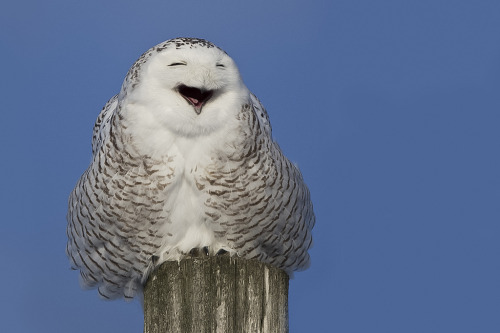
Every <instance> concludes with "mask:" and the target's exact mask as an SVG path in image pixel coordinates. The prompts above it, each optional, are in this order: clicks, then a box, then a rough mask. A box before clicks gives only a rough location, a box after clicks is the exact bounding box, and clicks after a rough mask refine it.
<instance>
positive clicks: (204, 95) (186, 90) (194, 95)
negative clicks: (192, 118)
mask: <svg viewBox="0 0 500 333" xmlns="http://www.w3.org/2000/svg"><path fill="white" fill-rule="evenodd" d="M177 91H178V92H179V94H181V96H182V97H184V99H185V100H186V101H187V102H188V103H189V104H191V105H192V106H193V108H194V111H195V112H196V114H200V113H201V109H202V108H203V106H204V105H205V103H206V102H207V101H208V100H210V98H212V95H213V93H214V91H213V90H204V89H200V88H195V87H188V86H185V85H180V86H179V87H177Z"/></svg>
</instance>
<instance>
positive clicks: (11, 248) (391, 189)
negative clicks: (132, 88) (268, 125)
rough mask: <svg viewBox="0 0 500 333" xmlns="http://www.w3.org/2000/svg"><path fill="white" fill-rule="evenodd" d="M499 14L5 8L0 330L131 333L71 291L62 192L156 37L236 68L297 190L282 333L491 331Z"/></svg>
mask: <svg viewBox="0 0 500 333" xmlns="http://www.w3.org/2000/svg"><path fill="white" fill-rule="evenodd" d="M499 17H500V2H498V1H497V0H492V1H481V0H479V1H460V0H457V1H442V0H432V1H430V0H422V1H403V0H399V1H395V0H394V1H388V0H383V1H371V0H358V1H353V0H344V1H316V2H314V1H286V2H285V1H280V2H278V1H261V0H257V1H251V2H250V1H248V2H240V1H222V0H219V1H190V0H187V1H184V2H179V1H177V2H175V3H174V2H169V1H154V0H148V1H128V0H126V1H95V0H89V1H74V0H64V1H63V0H55V1H50V0H47V1H34V0H27V1H23V0H20V1H15V2H14V1H10V2H7V1H4V2H2V4H0V36H1V38H0V48H1V52H0V61H1V64H2V75H1V76H2V79H1V80H0V84H1V89H0V100H1V109H2V115H1V119H2V120H1V124H2V130H1V131H0V139H1V142H2V144H1V145H0V149H1V155H0V156H2V163H1V164H0V171H1V174H3V177H2V183H3V184H2V186H1V187H0V205H1V211H2V213H3V214H2V221H1V223H0V237H1V242H0V262H1V263H2V274H1V275H0V282H1V284H2V285H3V286H4V287H3V288H4V289H3V291H2V297H0V298H1V300H0V331H2V332H11V333H12V332H94V333H95V332H125V333H127V332H142V320H143V319H142V309H141V306H140V305H139V303H138V302H132V303H126V302H124V301H113V302H106V301H102V300H100V299H99V298H98V296H97V294H96V292H95V291H82V290H80V288H79V285H78V279H77V273H76V272H74V271H71V270H70V269H69V262H68V260H67V258H66V256H65V252H64V249H65V243H66V235H65V228H66V221H65V214H66V205H67V197H68V195H69V193H70V191H71V189H72V188H73V187H74V185H75V183H76V181H77V179H78V177H79V176H80V174H81V173H82V172H83V171H84V169H85V168H86V167H87V165H88V163H89V161H90V153H91V151H90V140H91V130H92V125H93V122H94V121H95V118H96V117H97V115H98V113H99V111H100V109H101V107H102V106H103V105H104V103H105V102H106V101H107V100H108V99H109V98H110V97H111V96H113V95H114V94H116V93H117V92H118V90H119V88H120V85H121V83H122V80H123V78H124V76H125V74H126V72H127V70H128V68H129V67H130V66H131V65H132V63H133V62H134V61H135V60H136V59H137V58H138V57H139V56H140V55H141V53H142V52H144V51H145V50H147V49H148V48H149V47H151V46H153V45H155V44H157V43H159V42H161V41H163V40H167V39H170V38H173V37H178V36H192V37H201V38H205V39H208V40H210V41H212V42H214V43H215V44H217V45H219V46H220V47H222V48H223V49H225V50H226V51H227V52H228V53H229V54H230V55H231V56H232V57H233V58H234V59H235V61H236V62H237V64H238V65H239V68H240V71H241V74H242V76H243V79H244V81H245V82H246V84H247V86H248V87H249V88H250V90H252V91H253V92H254V93H255V94H256V95H257V96H258V97H259V98H260V99H261V100H262V102H263V103H264V105H265V106H266V108H267V109H268V112H269V115H270V117H271V122H272V125H273V131H274V132H273V133H274V136H275V138H276V140H277V141H278V142H279V143H280V146H281V147H282V149H283V150H284V151H285V153H286V154H287V156H288V157H289V158H290V159H292V160H293V161H294V162H296V163H297V164H298V165H299V166H300V168H301V170H302V172H303V175H304V178H305V180H306V181H307V183H308V185H309V187H310V190H311V194H312V197H313V201H314V204H315V212H316V216H317V223H316V227H315V229H314V239H315V245H314V248H313V250H312V251H311V254H312V266H311V268H310V269H309V270H307V271H305V272H302V273H298V274H296V276H295V278H294V279H293V280H292V281H291V283H290V332H292V333H293V332H342V333H358V332H383V333H392V332H394V333H400V332H410V333H413V332H415V333H417V332H418V333H421V332H454V333H461V332H464V333H465V332H482V333H486V332H492V333H493V332H495V333H497V332H499V331H500V316H499V313H500V242H499V238H500V205H499V202H500V173H499V171H500V155H499V150H500V131H499V124H500V19H499Z"/></svg>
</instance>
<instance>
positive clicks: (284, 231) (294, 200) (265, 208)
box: [199, 96, 315, 273]
mask: <svg viewBox="0 0 500 333" xmlns="http://www.w3.org/2000/svg"><path fill="white" fill-rule="evenodd" d="M252 103H253V104H251V105H246V106H243V108H242V111H241V113H240V115H239V119H240V121H241V126H240V134H239V135H238V139H237V140H238V141H237V142H234V143H233V144H231V145H230V146H232V147H235V148H234V151H233V152H232V153H229V154H228V155H227V157H226V158H225V159H221V160H215V161H214V163H213V164H212V165H211V167H210V168H209V169H207V172H206V174H204V175H200V178H199V179H200V183H201V184H200V188H203V189H204V190H205V191H206V192H207V193H208V194H209V195H210V198H209V199H208V200H207V202H206V209H207V211H206V214H207V216H209V217H210V218H211V219H213V220H214V223H213V226H214V227H213V228H214V230H215V234H216V237H217V238H218V239H220V242H221V243H226V244H228V245H229V248H230V249H231V250H234V252H235V253H236V254H237V255H239V256H242V257H245V258H248V259H251V258H255V259H258V260H260V261H263V262H266V263H269V264H271V265H274V266H276V267H279V268H281V269H284V270H286V271H287V272H288V273H292V272H293V271H295V270H302V269H305V268H307V267H308V266H309V254H308V249H309V248H310V246H311V244H312V235H311V230H312V227H313V225H314V220H315V218H314V212H313V207H312V202H311V199H310V194H309V190H308V188H307V186H306V185H305V183H304V180H303V179H302V175H301V173H300V171H299V169H298V168H297V167H296V166H295V165H294V164H293V163H291V162H290V161H289V160H288V159H287V158H286V157H285V156H284V155H283V153H282V152H281V150H280V147H279V146H278V144H277V143H276V142H274V141H273V139H272V137H271V127H270V125H269V118H268V117H267V113H266V112H265V110H264V108H263V107H262V105H261V103H260V102H259V101H258V100H257V99H256V98H255V97H254V96H252ZM226 147H227V145H226ZM218 155H219V156H221V155H222V152H220V153H219V154H218Z"/></svg>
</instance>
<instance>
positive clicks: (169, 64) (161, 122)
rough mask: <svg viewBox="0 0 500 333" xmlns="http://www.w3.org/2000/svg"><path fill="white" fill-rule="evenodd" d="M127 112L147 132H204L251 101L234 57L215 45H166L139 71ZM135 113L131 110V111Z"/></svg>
mask: <svg viewBox="0 0 500 333" xmlns="http://www.w3.org/2000/svg"><path fill="white" fill-rule="evenodd" d="M127 99H128V100H127V103H129V104H130V105H133V110H134V111H133V112H130V113H131V114H130V116H131V117H132V118H134V119H135V121H137V122H140V123H143V125H144V126H146V127H148V128H149V129H151V130H159V131H162V130H167V131H170V132H173V133H174V134H176V135H181V136H188V137H191V136H202V135H206V134H210V133H212V132H214V131H217V130H218V129H221V128H224V126H226V125H228V122H231V120H232V119H234V118H235V115H236V113H238V112H239V110H240V109H241V105H242V104H244V103H247V102H248V100H249V91H248V89H247V88H246V87H245V85H244V83H243V81H242V79H241V77H240V74H239V71H238V68H237V67H236V64H235V63H234V61H233V60H232V59H231V58H230V57H229V56H228V55H227V54H226V53H224V52H223V51H222V50H220V49H218V48H216V47H204V46H199V45H196V46H192V48H191V47H189V45H188V46H184V47H180V48H176V47H167V48H165V49H163V50H161V51H159V52H157V53H156V54H153V55H152V56H151V57H150V58H149V59H148V60H147V61H146V62H145V63H144V64H142V65H141V68H140V70H139V72H138V84H137V85H136V86H135V87H134V88H133V89H132V90H131V91H130V93H129V95H128V96H127ZM132 113H133V114H132Z"/></svg>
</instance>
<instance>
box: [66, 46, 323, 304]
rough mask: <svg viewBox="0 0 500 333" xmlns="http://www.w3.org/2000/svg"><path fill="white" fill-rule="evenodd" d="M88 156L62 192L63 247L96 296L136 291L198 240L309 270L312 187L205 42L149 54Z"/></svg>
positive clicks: (231, 69)
mask: <svg viewBox="0 0 500 333" xmlns="http://www.w3.org/2000/svg"><path fill="white" fill-rule="evenodd" d="M92 153H93V159H92V162H91V164H90V166H89V168H88V169H87V170H86V171H85V172H84V174H83V175H82V177H81V178H80V180H79V181H78V183H77V185H76V187H75V189H74V190H73V192H72V193H71V196H70V199H69V209H68V216H67V219H68V228H67V234H68V244H67V253H68V256H69V258H70V261H71V263H72V266H73V267H74V268H75V269H79V270H80V275H81V282H82V285H83V286H85V287H89V288H92V287H98V290H99V294H100V295H101V296H102V297H104V298H109V299H112V298H118V297H122V296H123V297H125V298H133V297H134V296H135V295H136V294H137V293H138V292H140V291H141V288H142V284H143V283H144V282H145V280H146V279H147V276H148V274H149V272H150V270H151V269H152V268H153V267H154V266H156V265H159V264H161V263H162V262H163V261H166V260H180V259H182V258H183V257H185V256H187V255H188V254H189V252H190V251H191V250H192V249H197V248H204V247H205V248H207V249H208V251H209V253H210V254H212V255H215V254H216V253H217V252H218V251H219V250H225V251H228V252H229V253H230V254H232V255H238V256H242V257H245V258H256V259H258V260H260V261H263V262H266V263H269V264H271V265H274V266H276V267H279V268H281V269H284V270H286V271H287V272H288V273H291V272H293V271H295V270H302V269H305V268H307V267H308V265H309V254H308V249H309V247H310V246H311V243H312V238H311V229H312V227H313V225H314V213H313V207H312V203H311V201H310V197H309V191H308V189H307V187H306V185H305V184H304V181H303V179H302V176H301V174H300V172H299V170H298V168H297V167H295V166H294V165H293V164H292V163H291V162H290V161H289V160H288V159H287V158H286V157H285V156H284V155H283V154H282V152H281V150H280V148H279V146H278V145H277V143H275V142H274V141H273V140H272V137H271V126H270V123H269V118H268V115H267V112H266V111H265V109H264V107H263V106H262V105H261V103H260V102H259V100H258V99H257V98H256V97H255V96H254V95H253V94H251V93H250V92H249V91H248V89H247V88H246V87H245V85H244V84H243V82H242V80H241V78H240V75H239V72H238V69H237V67H236V65H235V64H234V62H233V60H232V59H231V58H230V57H229V56H228V55H227V54H226V53H225V52H224V51H222V50H221V49H219V48H218V47H216V46H215V45H213V44H212V43H210V42H207V41H205V40H201V39H194V38H177V39H173V40H169V41H166V42H164V43H161V44H159V45H157V46H155V47H153V48H151V49H150V50H148V51H147V52H146V53H144V54H143V55H142V56H141V57H140V58H139V59H138V60H137V61H136V63H135V64H134V65H133V66H132V67H131V69H130V70H129V72H128V74H127V76H126V78H125V81H124V83H123V86H122V89H121V91H120V93H119V94H118V95H116V96H114V97H113V98H111V99H110V100H109V101H108V103H107V104H106V105H105V107H104V108H103V110H102V112H101V114H100V115H99V117H98V119H97V121H96V124H95V126H94V132H93V137H92Z"/></svg>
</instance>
